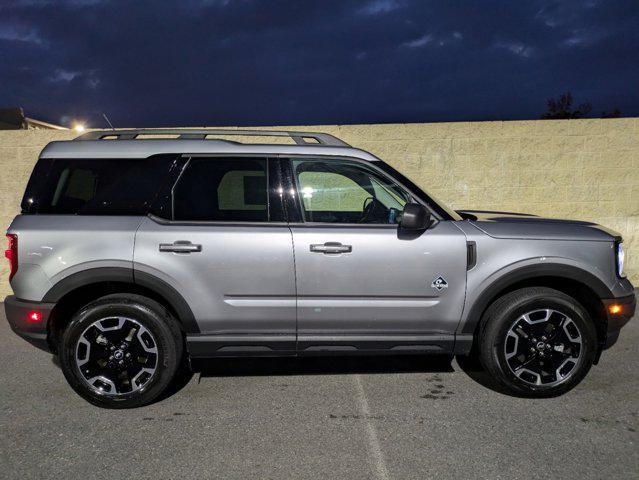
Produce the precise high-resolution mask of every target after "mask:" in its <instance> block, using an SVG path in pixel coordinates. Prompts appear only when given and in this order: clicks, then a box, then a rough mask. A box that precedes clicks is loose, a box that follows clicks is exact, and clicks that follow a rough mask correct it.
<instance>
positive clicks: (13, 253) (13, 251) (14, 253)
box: [4, 233, 18, 280]
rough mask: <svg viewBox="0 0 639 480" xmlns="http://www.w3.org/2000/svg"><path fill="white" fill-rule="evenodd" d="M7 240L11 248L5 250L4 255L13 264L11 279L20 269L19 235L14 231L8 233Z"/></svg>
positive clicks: (10, 273)
mask: <svg viewBox="0 0 639 480" xmlns="http://www.w3.org/2000/svg"><path fill="white" fill-rule="evenodd" d="M7 241H8V242H9V248H7V249H6V250H5V251H4V256H5V257H7V258H8V259H9V264H10V266H11V270H10V272H9V280H11V279H12V278H13V276H14V275H15V274H16V272H17V271H18V236H17V235H16V234H13V233H7Z"/></svg>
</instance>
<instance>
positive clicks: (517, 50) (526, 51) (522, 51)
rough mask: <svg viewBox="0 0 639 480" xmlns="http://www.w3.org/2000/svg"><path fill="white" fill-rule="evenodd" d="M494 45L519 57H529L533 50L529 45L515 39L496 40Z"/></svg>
mask: <svg viewBox="0 0 639 480" xmlns="http://www.w3.org/2000/svg"><path fill="white" fill-rule="evenodd" d="M495 46H496V47H497V48H502V49H504V50H508V51H509V52H511V53H513V54H515V55H517V56H519V57H525V58H529V57H530V56H531V55H532V54H533V51H534V49H533V47H531V46H530V45H525V44H523V43H520V42H517V41H510V42H497V43H496V44H495Z"/></svg>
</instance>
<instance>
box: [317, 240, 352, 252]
mask: <svg viewBox="0 0 639 480" xmlns="http://www.w3.org/2000/svg"><path fill="white" fill-rule="evenodd" d="M352 251H353V247H352V245H342V244H341V243H339V242H326V243H325V244H323V245H322V244H315V245H311V252H317V253H350V252H352Z"/></svg>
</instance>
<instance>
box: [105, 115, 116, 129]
mask: <svg viewBox="0 0 639 480" xmlns="http://www.w3.org/2000/svg"><path fill="white" fill-rule="evenodd" d="M102 116H103V117H104V119H105V120H106V122H107V123H108V124H109V127H111V130H115V128H113V124H112V123H111V120H109V117H107V116H106V113H103V114H102Z"/></svg>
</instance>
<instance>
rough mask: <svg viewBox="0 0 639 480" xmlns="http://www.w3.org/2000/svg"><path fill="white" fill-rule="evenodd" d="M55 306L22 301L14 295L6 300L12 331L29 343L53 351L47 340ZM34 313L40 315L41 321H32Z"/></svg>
mask: <svg viewBox="0 0 639 480" xmlns="http://www.w3.org/2000/svg"><path fill="white" fill-rule="evenodd" d="M54 305H55V304H54V303H41V302H29V301H26V300H20V299H18V298H16V297H15V296H14V295H10V296H8V297H6V298H5V299H4V311H5V314H6V316H7V321H8V322H9V325H10V326H11V330H13V331H14V332H15V333H16V334H17V335H19V336H20V337H22V338H24V339H25V340H26V341H27V342H29V343H31V344H32V345H35V346H36V347H38V348H40V349H42V350H45V351H47V352H50V351H51V347H50V346H49V341H48V339H47V336H48V335H47V333H48V332H47V324H48V320H49V315H51V310H53V307H54ZM34 312H38V313H39V314H40V316H41V317H40V320H39V321H33V320H32V318H31V315H32V314H33V313H34Z"/></svg>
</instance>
